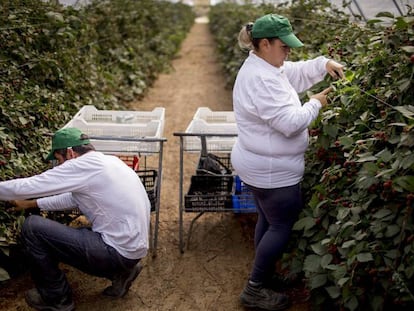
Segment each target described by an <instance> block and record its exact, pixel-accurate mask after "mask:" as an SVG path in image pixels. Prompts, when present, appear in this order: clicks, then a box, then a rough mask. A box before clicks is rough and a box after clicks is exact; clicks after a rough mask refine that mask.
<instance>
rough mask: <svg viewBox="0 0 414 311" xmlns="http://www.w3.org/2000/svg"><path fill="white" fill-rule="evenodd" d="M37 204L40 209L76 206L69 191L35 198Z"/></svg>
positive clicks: (47, 209) (48, 209)
mask: <svg viewBox="0 0 414 311" xmlns="http://www.w3.org/2000/svg"><path fill="white" fill-rule="evenodd" d="M37 206H38V207H39V208H40V209H41V210H42V211H63V210H66V209H73V208H76V207H78V205H77V203H76V202H75V200H74V199H73V197H72V193H71V192H68V193H62V194H58V195H53V196H50V197H45V198H40V199H37Z"/></svg>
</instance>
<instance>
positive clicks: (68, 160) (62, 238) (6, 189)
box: [0, 128, 151, 310]
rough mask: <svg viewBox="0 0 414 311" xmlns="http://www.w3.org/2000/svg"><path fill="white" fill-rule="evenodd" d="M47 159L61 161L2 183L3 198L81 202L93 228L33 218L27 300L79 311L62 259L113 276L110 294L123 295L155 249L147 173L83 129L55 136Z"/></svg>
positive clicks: (22, 203)
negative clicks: (101, 148) (98, 145)
mask: <svg viewBox="0 0 414 311" xmlns="http://www.w3.org/2000/svg"><path fill="white" fill-rule="evenodd" d="M47 159H48V160H57V161H58V163H59V165H57V166H55V167H53V168H52V169H49V170H47V171H45V172H43V173H42V174H39V175H36V176H32V177H28V178H19V179H13V180H9V181H4V182H0V199H1V200H8V201H10V202H11V203H12V204H13V205H14V206H15V207H13V208H12V210H15V211H21V210H24V209H28V208H36V207H38V208H39V209H40V210H42V211H60V210H64V209H72V208H74V207H78V208H79V209H80V211H81V212H82V213H83V215H85V216H86V217H87V219H88V220H89V221H90V223H91V229H92V230H90V229H89V228H72V227H69V226H66V225H64V224H61V223H58V222H56V221H53V220H50V219H47V218H44V217H41V216H37V215H32V216H29V217H27V218H26V220H25V222H24V224H23V227H22V240H23V243H24V246H25V248H26V250H27V252H28V256H29V258H30V260H31V263H30V270H31V274H32V279H33V281H34V284H35V288H34V289H31V290H29V291H28V292H27V293H26V295H25V299H26V302H27V303H28V304H29V305H30V306H31V307H33V308H34V309H37V310H73V309H74V307H75V305H74V302H73V300H72V292H71V288H70V286H69V284H68V281H67V279H66V277H65V274H64V273H63V272H62V271H61V270H60V269H59V267H58V265H59V263H60V262H62V263H65V264H68V265H71V266H73V267H75V268H77V269H79V270H81V271H83V272H86V273H88V274H91V275H95V276H99V277H104V278H108V279H109V280H111V281H112V285H111V286H109V287H107V288H105V289H104V291H103V294H104V295H106V296H112V297H123V296H124V295H125V294H126V293H127V292H128V290H129V287H130V286H131V283H132V282H133V281H134V280H135V279H136V277H137V276H138V274H139V273H140V272H141V269H142V266H141V264H140V259H141V258H143V257H144V256H146V254H147V252H148V232H149V221H150V208H151V207H150V202H149V200H148V196H147V192H146V190H145V188H144V186H143V184H142V183H141V180H140V178H139V177H138V176H137V174H136V173H135V172H134V171H133V170H132V169H131V168H130V167H128V166H127V165H126V164H125V163H124V162H122V161H121V160H120V159H119V158H118V157H115V156H110V155H105V154H103V153H101V152H98V151H95V148H94V146H93V145H92V144H91V143H90V141H89V139H88V137H87V136H86V135H84V134H82V132H81V131H80V130H79V129H76V128H65V129H61V130H59V131H57V132H56V133H55V134H54V136H53V139H52V151H51V152H50V154H49V155H48V157H47ZM30 198H38V199H34V200H33V199H30Z"/></svg>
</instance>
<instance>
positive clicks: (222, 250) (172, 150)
mask: <svg viewBox="0 0 414 311" xmlns="http://www.w3.org/2000/svg"><path fill="white" fill-rule="evenodd" d="M202 106H206V107H209V108H210V109H212V110H232V104H231V91H230V90H228V89H226V88H225V81H224V78H223V75H222V74H221V72H220V67H219V65H218V63H217V60H216V54H215V51H214V42H213V38H212V36H211V35H210V33H209V30H208V25H207V24H205V23H196V24H195V25H194V26H193V28H192V29H191V32H190V33H189V34H188V36H187V38H186V40H185V41H184V42H183V45H182V48H181V51H180V53H179V55H178V56H177V58H176V59H175V60H174V62H173V70H172V71H171V72H170V73H168V74H163V75H161V76H160V77H159V79H158V80H157V81H156V83H155V85H154V87H153V88H152V89H151V90H150V91H149V93H148V94H147V96H146V97H145V99H144V100H143V101H141V102H137V103H134V104H133V105H132V106H131V109H137V110H152V109H153V108H154V107H165V109H166V121H165V130H164V136H165V137H166V138H167V142H166V144H165V149H164V157H163V179H162V189H161V200H160V202H161V206H160V225H159V237H158V248H157V256H156V257H155V258H152V257H151V256H148V257H147V258H145V259H144V260H143V264H144V269H143V271H142V273H141V275H140V276H139V277H138V279H137V280H136V281H135V282H134V283H133V285H132V287H131V289H130V292H129V293H128V294H127V296H126V297H124V298H123V299H119V300H112V299H108V298H105V297H103V296H102V295H101V291H102V289H103V288H105V287H106V286H108V285H109V281H107V280H103V279H99V278H95V277H90V276H88V275H85V274H83V273H81V272H79V271H77V270H75V269H72V268H70V267H65V269H66V270H67V272H68V273H67V277H68V279H69V282H70V283H71V285H72V287H73V290H74V298H75V302H76V304H77V310H88V311H93V310H99V311H104V310H116V311H121V310H122V311H124V310H143V311H144V310H151V311H155V310H160V311H167V310H180V311H181V310H183V311H186V310H191V311H195V310H200V311H206V310H223V311H229V310H230V311H233V310H243V308H242V307H241V306H240V305H239V300H238V296H239V294H240V291H241V290H242V288H243V286H244V284H245V281H246V278H247V276H248V273H249V270H250V266H251V262H252V259H253V256H254V251H253V242H252V234H253V230H252V228H253V220H252V218H251V217H245V216H242V217H240V216H239V217H236V216H235V215H233V214H231V213H206V214H205V215H203V216H202V217H201V218H200V219H199V220H198V221H197V222H196V225H195V228H194V232H193V234H192V239H191V244H190V249H189V250H186V251H185V253H184V254H181V253H180V251H179V230H178V228H179V225H178V224H179V222H178V215H179V212H178V205H179V203H178V201H179V200H178V199H179V198H178V191H179V139H178V137H175V136H173V133H174V132H180V131H184V130H185V129H186V127H187V125H188V124H189V122H190V121H191V119H192V116H193V115H194V113H195V111H196V110H197V108H198V107H202ZM150 162H151V160H150V159H149V163H150ZM185 163H186V164H185V168H186V171H185V176H187V178H186V179H185V183H184V189H187V187H188V179H189V177H188V176H190V175H191V174H193V172H194V169H195V167H196V163H197V156H192V155H189V156H186V162H185ZM194 216H195V214H193V213H185V214H184V228H185V230H186V231H187V230H188V228H189V224H190V222H191V220H192V219H193V217H194ZM31 287H32V283H31V281H30V278H29V277H27V276H24V277H21V278H19V279H17V280H13V282H11V283H10V286H9V287H8V288H1V289H0V296H1V300H0V309H1V310H19V311H22V310H29V308H28V307H27V306H26V304H25V302H24V298H23V293H24V291H25V290H26V289H29V288H31ZM290 310H305V308H304V307H303V306H302V307H301V306H297V307H295V308H291V309H290Z"/></svg>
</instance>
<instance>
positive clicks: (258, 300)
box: [240, 283, 289, 310]
mask: <svg viewBox="0 0 414 311" xmlns="http://www.w3.org/2000/svg"><path fill="white" fill-rule="evenodd" d="M240 301H241V303H242V304H243V305H244V306H245V307H247V308H260V309H264V310H284V309H286V308H288V307H289V299H288V297H287V296H286V295H284V294H280V293H277V292H275V291H272V290H270V289H268V288H265V287H263V286H261V285H257V286H254V285H251V284H250V283H248V284H247V286H246V287H245V288H244V290H243V292H242V293H241V295H240Z"/></svg>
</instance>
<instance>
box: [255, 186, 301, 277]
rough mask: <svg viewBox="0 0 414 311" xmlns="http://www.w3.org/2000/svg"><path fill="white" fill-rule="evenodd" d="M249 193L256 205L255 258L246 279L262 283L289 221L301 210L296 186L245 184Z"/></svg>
mask: <svg viewBox="0 0 414 311" xmlns="http://www.w3.org/2000/svg"><path fill="white" fill-rule="evenodd" d="M248 187H249V188H250V189H251V191H252V192H253V195H254V198H255V201H256V207H257V213H258V218H257V223H256V229H255V236H254V243H255V249H256V254H255V259H254V264H253V269H252V272H251V275H250V280H251V281H253V282H257V283H263V282H266V280H268V279H269V278H271V277H272V276H273V274H274V272H275V264H276V261H277V260H278V259H279V258H280V257H281V255H282V254H283V251H284V250H285V248H286V245H287V243H288V241H289V237H290V235H291V232H292V227H293V224H294V223H295V222H296V220H297V219H298V216H299V213H300V211H301V210H302V207H303V203H302V194H301V189H300V185H299V184H297V185H294V186H289V187H282V188H275V189H261V188H256V187H252V186H248Z"/></svg>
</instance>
